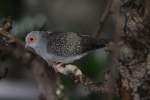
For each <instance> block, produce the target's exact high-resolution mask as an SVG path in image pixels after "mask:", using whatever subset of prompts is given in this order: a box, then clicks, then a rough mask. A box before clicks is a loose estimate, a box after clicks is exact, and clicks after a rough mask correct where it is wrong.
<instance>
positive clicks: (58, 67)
mask: <svg viewBox="0 0 150 100" xmlns="http://www.w3.org/2000/svg"><path fill="white" fill-rule="evenodd" d="M63 65H64V64H63V63H61V62H54V63H53V65H52V67H53V69H54V70H55V72H56V73H58V72H59V69H60V68H62V67H63Z"/></svg>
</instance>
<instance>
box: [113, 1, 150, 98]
mask: <svg viewBox="0 0 150 100" xmlns="http://www.w3.org/2000/svg"><path fill="white" fill-rule="evenodd" d="M112 15H113V16H114V20H115V25H116V33H115V36H114V37H115V38H114V40H115V45H116V46H115V47H114V48H113V52H114V55H113V57H114V58H113V59H115V60H114V64H115V66H116V67H117V69H118V72H119V79H118V81H117V86H118V93H119V95H120V97H121V100H150V53H149V49H150V17H149V16H150V1H149V0H145V1H144V0H114V1H113V4H112Z"/></svg>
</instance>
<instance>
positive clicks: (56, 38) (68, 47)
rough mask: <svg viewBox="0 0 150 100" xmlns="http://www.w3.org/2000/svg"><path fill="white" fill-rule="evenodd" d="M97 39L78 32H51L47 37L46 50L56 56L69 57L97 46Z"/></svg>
mask: <svg viewBox="0 0 150 100" xmlns="http://www.w3.org/2000/svg"><path fill="white" fill-rule="evenodd" d="M99 47H100V45H98V43H97V41H96V40H95V39H94V38H92V37H90V36H88V35H80V34H79V33H73V32H67V33H51V34H49V37H48V46H47V50H48V52H49V53H52V54H54V55H57V56H63V57H69V56H76V55H80V54H83V53H85V52H87V51H91V50H94V49H97V48H99Z"/></svg>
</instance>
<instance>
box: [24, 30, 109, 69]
mask: <svg viewBox="0 0 150 100" xmlns="http://www.w3.org/2000/svg"><path fill="white" fill-rule="evenodd" d="M107 43H108V41H107V40H106V39H96V38H94V37H92V36H90V35H83V34H81V33H76V32H48V31H32V32H30V33H28V34H27V36H26V38H25V47H26V48H31V49H33V50H34V52H35V53H36V54H37V55H39V56H41V57H42V58H43V59H44V60H45V61H46V62H47V63H48V64H49V65H51V66H52V67H53V68H54V70H55V71H57V68H59V67H60V66H61V65H63V64H68V63H72V62H74V61H76V60H79V59H81V58H82V57H84V56H85V55H87V54H88V53H89V52H91V51H94V50H96V49H99V48H103V47H105V45H106V44H107Z"/></svg>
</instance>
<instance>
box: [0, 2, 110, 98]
mask: <svg viewBox="0 0 150 100" xmlns="http://www.w3.org/2000/svg"><path fill="white" fill-rule="evenodd" d="M106 4H107V0H0V20H2V19H3V18H5V17H8V16H11V17H12V19H13V28H12V33H13V34H15V35H17V37H19V38H21V39H22V41H24V38H25V36H26V35H27V33H28V32H30V31H33V30H49V31H58V32H59V31H62V32H68V31H71V32H79V33H83V34H89V35H92V34H94V33H95V32H96V30H97V28H98V23H99V19H100V16H101V15H102V13H103V11H104V9H105V7H106ZM112 23H113V20H112V19H111V18H109V19H108V21H107V22H106V25H105V27H104V29H103V32H102V34H101V37H109V38H110V37H111V36H112V34H111V33H113V26H112V25H111V27H110V24H112ZM109 61H110V56H109V55H108V53H107V52H105V50H104V49H100V50H97V51H96V52H93V53H91V54H89V55H88V56H86V57H84V58H83V59H81V60H80V61H77V62H75V63H76V64H77V65H79V67H80V69H81V70H82V71H83V73H84V74H86V75H87V76H88V77H90V78H91V79H93V80H95V81H100V80H102V79H103V73H104V72H105V71H106V70H107V66H109ZM0 67H1V69H5V68H8V75H7V76H6V78H4V79H2V80H0V100H38V97H39V90H38V87H37V84H36V82H35V80H34V79H33V77H32V74H31V71H30V66H28V65H26V64H23V63H21V60H20V59H16V58H15V57H13V56H10V55H9V54H7V53H6V54H4V53H3V52H2V51H0ZM2 71H3V70H2ZM60 77H61V78H62V81H63V84H64V86H65V92H66V93H67V96H68V98H69V100H100V99H101V100H105V99H104V98H105V94H95V93H89V91H87V90H86V89H84V88H83V87H82V86H75V85H73V84H72V83H73V82H72V81H70V80H68V78H66V77H65V76H60Z"/></svg>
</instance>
